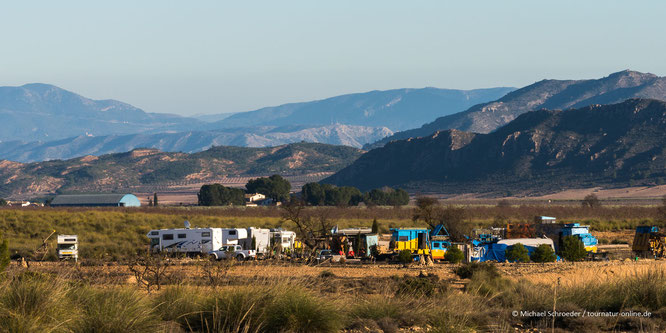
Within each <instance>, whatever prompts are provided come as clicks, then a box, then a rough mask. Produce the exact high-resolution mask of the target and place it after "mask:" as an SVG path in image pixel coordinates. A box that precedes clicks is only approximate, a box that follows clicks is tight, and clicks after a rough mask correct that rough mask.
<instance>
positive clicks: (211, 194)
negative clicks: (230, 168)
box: [197, 175, 291, 206]
mask: <svg viewBox="0 0 666 333" xmlns="http://www.w3.org/2000/svg"><path fill="white" fill-rule="evenodd" d="M289 190H291V184H290V183H289V181H288V180H286V179H284V178H283V177H282V176H280V175H272V176H270V177H261V178H256V179H250V181H248V182H247V184H245V190H243V189H239V188H233V187H226V186H223V185H221V184H210V185H203V186H201V189H200V190H199V193H197V197H198V199H199V206H228V205H244V204H245V193H261V194H263V195H265V196H266V197H267V198H270V199H272V200H274V201H276V202H277V201H287V200H288V199H289Z"/></svg>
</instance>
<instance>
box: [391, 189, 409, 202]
mask: <svg viewBox="0 0 666 333" xmlns="http://www.w3.org/2000/svg"><path fill="white" fill-rule="evenodd" d="M387 204H389V205H391V206H404V205H407V204H409V193H407V191H405V190H403V189H401V188H396V189H391V191H390V192H389V197H388V202H387Z"/></svg>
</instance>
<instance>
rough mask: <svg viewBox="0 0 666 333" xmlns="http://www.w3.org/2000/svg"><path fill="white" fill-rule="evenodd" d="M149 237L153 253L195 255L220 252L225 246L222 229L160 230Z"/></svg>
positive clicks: (149, 234)
mask: <svg viewBox="0 0 666 333" xmlns="http://www.w3.org/2000/svg"><path fill="white" fill-rule="evenodd" d="M242 230H245V229H242ZM147 236H148V238H149V239H150V250H151V251H152V252H168V253H185V254H190V255H195V254H201V253H208V252H210V251H213V250H218V249H219V248H220V247H222V245H225V244H224V243H223V241H222V240H223V229H222V228H193V229H189V228H178V229H160V230H151V231H150V232H148V235H147Z"/></svg>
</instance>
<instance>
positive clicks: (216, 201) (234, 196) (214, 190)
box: [197, 184, 245, 206]
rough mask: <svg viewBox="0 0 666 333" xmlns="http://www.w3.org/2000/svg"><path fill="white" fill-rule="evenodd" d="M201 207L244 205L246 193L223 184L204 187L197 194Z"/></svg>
mask: <svg viewBox="0 0 666 333" xmlns="http://www.w3.org/2000/svg"><path fill="white" fill-rule="evenodd" d="M197 197H198V199H199V205H200V206H227V205H244V204H245V191H243V190H241V189H239V188H231V187H224V186H222V185H221V184H211V185H203V186H201V189H200V190H199V193H197Z"/></svg>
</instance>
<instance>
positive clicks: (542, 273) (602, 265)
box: [12, 259, 666, 287]
mask: <svg viewBox="0 0 666 333" xmlns="http://www.w3.org/2000/svg"><path fill="white" fill-rule="evenodd" d="M172 264H173V265H172V266H170V268H169V269H168V272H169V273H170V274H172V275H175V276H179V278H180V279H188V280H189V279H199V278H202V279H203V278H205V275H206V271H205V268H204V265H203V261H196V260H189V259H185V260H178V261H174V262H173V263H172ZM12 265H13V266H14V269H18V264H17V263H13V264H12ZM495 265H497V267H498V269H499V270H500V272H502V274H503V275H505V276H506V277H509V278H511V279H515V280H522V279H525V280H528V281H530V282H534V283H544V284H555V283H558V280H559V283H560V284H561V285H574V284H581V283H594V282H603V281H608V280H612V279H615V278H621V277H626V276H631V275H635V274H639V273H642V272H646V271H647V270H650V269H654V268H658V269H660V270H663V271H666V260H647V259H641V260H639V261H633V260H629V259H626V260H611V261H607V262H576V263H562V262H559V263H546V264H534V263H530V264H511V263H499V264H495ZM457 267H459V265H456V264H446V263H436V264H435V265H434V266H430V267H426V266H419V265H413V266H410V267H403V266H402V265H399V264H385V263H382V264H359V263H356V264H323V265H316V266H309V265H303V264H298V263H286V262H274V261H269V260H266V261H258V262H243V263H239V264H235V265H233V266H231V267H227V268H225V270H226V276H228V277H231V278H233V279H236V280H240V281H243V280H257V279H259V280H261V279H271V280H278V281H279V280H287V279H293V278H314V277H318V276H323V275H327V276H332V277H335V278H337V279H349V280H362V279H367V278H391V277H403V276H405V275H408V276H417V275H419V274H424V273H425V274H428V275H431V274H434V275H437V276H438V277H439V278H440V279H443V280H447V281H449V282H450V283H451V284H452V285H454V286H458V287H462V285H463V284H464V281H463V280H461V279H459V278H458V277H457V276H456V275H455V273H454V271H455V269H456V268H457ZM29 269H30V270H32V271H36V272H42V273H47V272H50V273H59V274H70V275H72V276H74V277H84V278H86V279H89V280H91V281H92V282H94V281H95V280H97V281H99V283H108V282H109V281H113V284H133V283H135V282H136V280H135V279H134V275H133V274H132V272H131V271H130V270H129V268H128V266H127V265H120V264H114V263H109V264H106V265H101V266H84V265H78V266H75V265H73V264H72V263H66V262H63V263H59V262H33V263H30V268H29ZM104 281H106V282H104Z"/></svg>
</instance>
